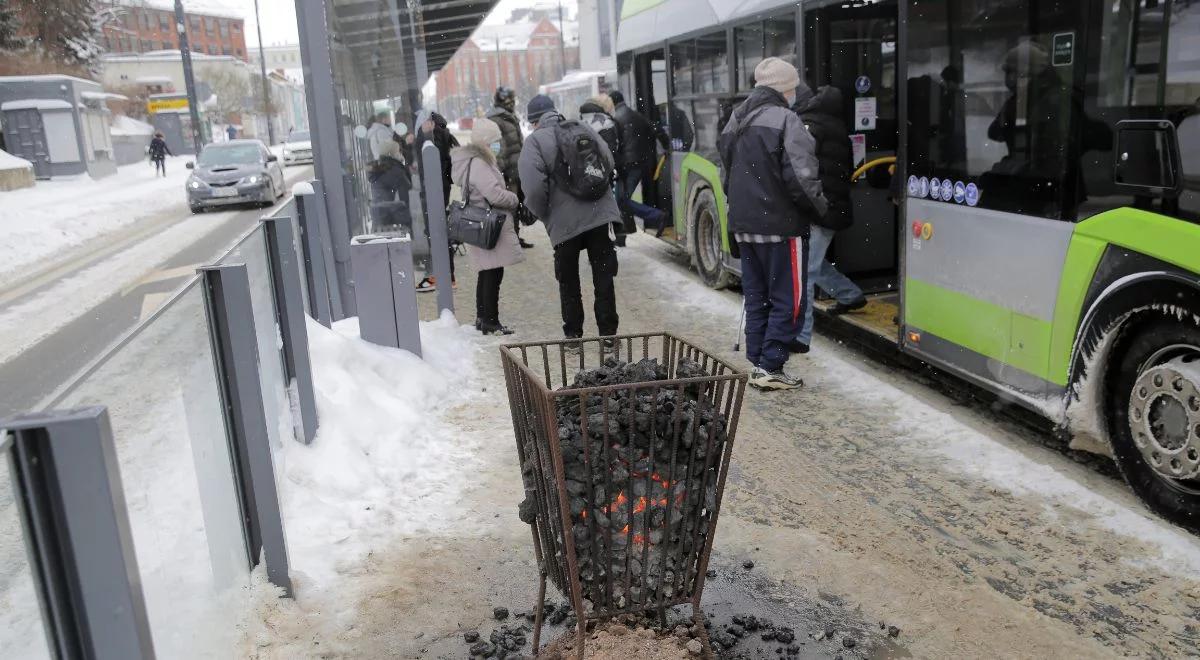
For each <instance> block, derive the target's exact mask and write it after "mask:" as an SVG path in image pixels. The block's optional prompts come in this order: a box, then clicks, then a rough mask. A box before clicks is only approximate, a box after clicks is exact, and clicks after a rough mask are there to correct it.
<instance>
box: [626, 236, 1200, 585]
mask: <svg viewBox="0 0 1200 660" xmlns="http://www.w3.org/2000/svg"><path fill="white" fill-rule="evenodd" d="M629 246H630V248H631V249H626V250H624V251H623V252H622V253H621V259H623V260H625V259H641V260H652V261H661V260H662V259H663V257H662V251H663V250H664V247H663V246H662V244H661V243H660V242H658V241H655V240H653V239H649V238H648V237H644V236H640V235H638V236H636V237H633V236H631V237H630V239H629ZM650 267H651V268H654V269H655V272H656V276H657V277H658V278H659V281H660V283H662V284H663V286H664V287H665V288H668V289H671V290H674V291H678V295H677V296H675V297H673V298H671V299H670V300H671V302H672V304H674V305H676V306H678V307H681V308H683V309H684V310H686V311H687V312H688V313H690V314H705V315H711V314H719V315H723V316H725V317H726V318H728V319H729V327H730V329H731V330H732V329H733V328H735V327H736V324H737V322H738V316H739V314H740V313H741V307H740V299H739V298H735V297H733V296H730V295H728V294H723V293H719V292H717V291H713V290H711V289H709V288H708V287H705V286H704V285H703V284H701V283H700V282H698V281H696V280H695V279H694V278H693V277H690V276H688V275H685V274H682V273H680V272H678V271H677V270H676V269H673V268H664V267H662V266H661V265H658V266H657V268H655V266H653V265H652V266H650ZM730 336H731V337H732V336H733V333H732V332H731V333H730ZM798 362H799V361H798V360H797V361H794V362H793V364H797V363H798ZM808 362H809V363H810V364H811V365H813V366H815V367H816V368H817V372H818V373H819V377H820V381H821V382H820V385H819V386H820V387H826V388H834V389H837V390H839V391H842V392H844V394H845V396H846V398H847V401H848V404H849V405H855V404H856V402H858V403H861V405H864V406H872V407H874V406H879V405H881V404H883V405H885V406H887V407H890V408H891V409H892V410H894V411H895V414H896V421H895V423H894V424H895V429H896V431H897V433H896V434H895V439H896V441H897V442H899V443H900V446H901V447H903V448H904V449H908V450H911V451H912V452H914V453H918V454H922V455H929V454H936V455H938V456H940V457H942V458H944V459H946V460H947V461H949V463H950V466H952V467H953V468H954V469H955V470H956V471H957V472H958V473H960V474H963V475H967V476H971V477H978V478H982V479H985V480H987V481H988V482H990V483H991V484H994V485H995V486H997V487H999V488H1002V489H1004V490H1007V491H1009V492H1011V493H1013V494H1016V495H1032V496H1035V497H1038V498H1041V499H1042V500H1043V501H1044V503H1045V505H1046V506H1047V508H1048V509H1050V510H1051V513H1053V510H1054V509H1055V508H1059V507H1069V508H1072V509H1075V510H1078V511H1080V512H1082V513H1085V514H1087V516H1088V517H1090V518H1091V519H1092V520H1094V521H1095V523H1096V524H1098V525H1100V526H1102V527H1104V528H1105V529H1108V530H1111V531H1112V532H1114V533H1116V534H1119V535H1122V536H1126V537H1129V538H1131V539H1136V540H1139V541H1141V542H1143V543H1145V544H1147V545H1151V546H1154V547H1157V548H1158V549H1159V550H1160V552H1161V554H1160V556H1159V557H1150V558H1148V559H1147V561H1150V562H1151V563H1153V564H1155V565H1156V566H1157V567H1158V568H1160V569H1162V570H1164V571H1167V572H1169V573H1179V572H1181V571H1182V572H1185V573H1187V574H1190V575H1196V574H1197V573H1198V572H1200V540H1197V539H1196V538H1195V537H1193V536H1191V535H1189V534H1187V533H1186V532H1183V531H1181V530H1179V529H1178V528H1176V527H1174V526H1173V525H1171V524H1170V523H1167V522H1165V521H1163V520H1161V519H1159V518H1156V517H1154V516H1153V514H1151V513H1149V512H1148V511H1146V510H1145V509H1144V508H1143V507H1141V506H1139V505H1133V506H1130V505H1129V504H1126V503H1122V502H1117V501H1115V500H1113V499H1111V498H1109V497H1105V496H1104V495H1101V494H1099V493H1096V492H1095V491H1094V490H1093V489H1091V488H1090V487H1089V486H1088V485H1086V484H1084V483H1081V482H1080V481H1078V480H1076V479H1075V478H1073V477H1072V476H1070V475H1067V474H1064V473H1062V472H1060V471H1058V470H1055V469H1054V468H1052V467H1050V466H1049V465H1046V464H1044V463H1040V462H1038V461H1036V460H1034V459H1033V458H1030V456H1029V455H1027V454H1026V453H1023V452H1022V451H1019V450H1018V449H1016V448H1013V447H1010V446H1009V445H1008V444H1006V442H1005V441H1003V440H1001V439H1000V434H1001V432H1000V431H996V433H995V435H990V434H988V433H985V432H984V431H983V430H981V429H980V428H979V427H977V426H971V425H968V424H966V423H964V422H962V421H960V420H959V419H957V418H955V417H954V416H953V415H952V414H951V413H949V412H947V411H945V410H940V409H938V408H936V407H935V406H933V405H931V404H929V403H926V402H925V401H923V400H922V399H920V398H917V397H914V396H913V395H912V393H911V392H909V391H906V390H905V389H902V388H901V387H898V386H897V385H895V384H892V383H888V382H885V381H883V380H881V379H880V378H878V377H877V376H875V375H874V374H873V373H871V372H870V371H868V370H866V369H864V368H863V367H860V366H859V365H856V364H853V363H851V362H847V361H845V360H843V359H841V358H839V357H837V356H836V355H835V354H834V353H833V352H832V351H824V350H816V351H814V352H813V353H811V354H810V355H809V357H808ZM793 368H796V367H793Z"/></svg>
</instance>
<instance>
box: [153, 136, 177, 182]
mask: <svg viewBox="0 0 1200 660" xmlns="http://www.w3.org/2000/svg"><path fill="white" fill-rule="evenodd" d="M149 152H150V162H151V163H154V176H156V177H157V176H158V175H159V173H160V172H161V173H162V175H163V176H164V177H165V176H167V156H168V155H170V156H174V155H175V154H173V153H171V148H170V147H168V146H167V141H166V140H165V139H164V138H163V134H162V131H158V132H157V133H155V134H154V139H152V140H150V147H149Z"/></svg>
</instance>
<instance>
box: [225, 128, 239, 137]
mask: <svg viewBox="0 0 1200 660" xmlns="http://www.w3.org/2000/svg"><path fill="white" fill-rule="evenodd" d="M225 135H226V136H227V137H228V138H229V139H230V140H236V139H237V127H236V126H234V125H233V124H230V125H228V126H226V127H225Z"/></svg>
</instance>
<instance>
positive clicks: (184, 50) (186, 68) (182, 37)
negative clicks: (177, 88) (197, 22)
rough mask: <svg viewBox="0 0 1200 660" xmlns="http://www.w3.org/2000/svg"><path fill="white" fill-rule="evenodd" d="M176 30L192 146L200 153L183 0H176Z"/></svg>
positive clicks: (190, 56) (200, 140)
mask: <svg viewBox="0 0 1200 660" xmlns="http://www.w3.org/2000/svg"><path fill="white" fill-rule="evenodd" d="M175 32H176V33H177V34H178V35H179V57H180V60H181V61H182V63H183V86H184V88H186V89H187V100H188V114H189V115H190V116H191V118H192V146H193V147H194V148H195V149H196V154H197V155H199V153H200V148H201V147H202V146H203V141H202V139H201V137H200V107H199V103H197V102H196V80H195V77H194V76H193V75H192V51H191V48H190V47H189V46H188V34H187V26H185V25H184V19H183V0H175Z"/></svg>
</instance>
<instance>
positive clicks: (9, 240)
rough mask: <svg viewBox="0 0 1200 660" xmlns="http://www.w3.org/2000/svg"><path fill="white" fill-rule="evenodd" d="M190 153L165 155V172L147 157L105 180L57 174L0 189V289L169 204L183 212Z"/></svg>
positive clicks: (185, 211)
mask: <svg viewBox="0 0 1200 660" xmlns="http://www.w3.org/2000/svg"><path fill="white" fill-rule="evenodd" d="M190 158H191V157H190V156H180V157H176V158H167V176H166V177H157V176H155V171H154V167H153V166H151V165H150V163H149V161H147V162H144V163H133V164H131V165H125V166H123V167H120V168H118V170H117V173H116V174H114V175H113V176H109V177H105V178H103V179H97V180H93V179H91V178H89V177H87V176H78V177H74V178H60V179H54V180H51V181H38V182H37V184H36V185H34V187H32V188H22V189H20V190H10V191H7V192H0V209H3V210H2V211H0V239H3V240H0V288H2V287H3V286H4V285H5V284H8V283H10V282H12V281H13V280H14V279H17V278H18V277H19V276H23V275H25V274H27V273H26V271H28V270H29V269H30V268H34V267H41V266H44V265H46V264H47V263H48V262H54V261H59V260H62V259H64V258H65V257H67V256H68V255H69V254H71V252H72V251H73V250H76V249H78V248H80V247H81V246H84V245H85V244H86V243H89V242H91V241H96V240H98V239H100V238H101V237H103V236H105V235H106V234H111V233H113V232H117V231H120V230H122V229H125V228H128V227H130V226H132V225H134V224H136V223H137V222H138V221H139V220H143V219H145V218H149V217H151V216H153V215H156V214H159V213H162V212H163V211H166V210H169V209H173V208H178V209H180V210H181V212H182V213H187V199H186V195H185V191H184V183H185V182H186V181H187V177H188V170H187V169H185V168H184V166H183V164H184V163H185V162H186V161H187V160H189V159H190Z"/></svg>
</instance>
